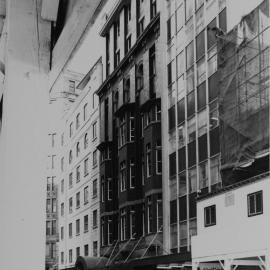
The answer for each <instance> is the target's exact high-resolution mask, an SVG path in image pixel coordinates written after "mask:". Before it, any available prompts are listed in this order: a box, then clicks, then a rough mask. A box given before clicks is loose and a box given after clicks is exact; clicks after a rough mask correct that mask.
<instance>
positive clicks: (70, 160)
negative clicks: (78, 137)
mask: <svg viewBox="0 0 270 270" xmlns="http://www.w3.org/2000/svg"><path fill="white" fill-rule="evenodd" d="M71 162H72V150H70V151H69V164H70V163H71Z"/></svg>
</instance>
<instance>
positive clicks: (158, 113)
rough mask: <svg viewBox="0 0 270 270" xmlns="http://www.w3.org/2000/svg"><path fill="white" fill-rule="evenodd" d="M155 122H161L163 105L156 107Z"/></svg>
mask: <svg viewBox="0 0 270 270" xmlns="http://www.w3.org/2000/svg"><path fill="white" fill-rule="evenodd" d="M155 121H161V105H160V103H158V104H156V105H155Z"/></svg>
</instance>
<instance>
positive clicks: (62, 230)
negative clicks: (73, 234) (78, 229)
mask: <svg viewBox="0 0 270 270" xmlns="http://www.w3.org/2000/svg"><path fill="white" fill-rule="evenodd" d="M63 239H64V227H63V226H62V227H61V240H63Z"/></svg>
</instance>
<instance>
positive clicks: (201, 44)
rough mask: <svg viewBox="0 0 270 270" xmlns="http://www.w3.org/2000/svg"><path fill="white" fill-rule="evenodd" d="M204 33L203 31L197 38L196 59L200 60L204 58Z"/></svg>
mask: <svg viewBox="0 0 270 270" xmlns="http://www.w3.org/2000/svg"><path fill="white" fill-rule="evenodd" d="M204 50H205V46H204V31H202V32H201V33H200V34H199V35H198V36H197V37H196V58H197V60H199V59H200V58H201V57H202V56H204V53H205V52H204Z"/></svg>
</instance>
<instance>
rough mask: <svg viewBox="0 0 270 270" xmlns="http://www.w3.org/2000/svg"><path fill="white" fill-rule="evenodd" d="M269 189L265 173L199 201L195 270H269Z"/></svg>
mask: <svg viewBox="0 0 270 270" xmlns="http://www.w3.org/2000/svg"><path fill="white" fill-rule="evenodd" d="M269 189H270V179H269V173H265V174H263V175H259V176H257V177H253V178H251V179H248V180H246V181H243V182H242V183H240V184H239V183H237V184H234V185H231V186H229V187H226V188H224V189H222V190H220V191H218V192H217V193H213V194H209V195H206V196H205V197H201V198H200V199H199V201H198V202H197V212H198V215H197V221H198V222H197V224H198V227H197V229H198V235H197V236H193V237H192V245H191V246H192V262H193V269H194V270H196V269H198V268H197V267H200V269H218V270H229V269H239V270H240V269H251V270H253V269H269V267H270V264H269V263H270V239H269V237H268V235H269V233H268V231H269V226H270V207H269V206H270V201H269V199H270V198H269V196H268V194H269ZM232 267H233V268H232Z"/></svg>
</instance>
